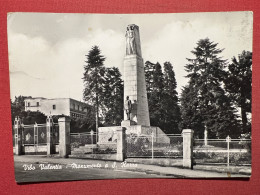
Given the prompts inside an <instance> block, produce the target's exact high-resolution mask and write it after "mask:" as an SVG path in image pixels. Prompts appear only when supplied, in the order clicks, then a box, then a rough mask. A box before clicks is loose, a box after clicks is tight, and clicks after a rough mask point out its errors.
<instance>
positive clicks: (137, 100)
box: [124, 24, 150, 126]
mask: <svg viewBox="0 0 260 195" xmlns="http://www.w3.org/2000/svg"><path fill="white" fill-rule="evenodd" d="M127 96H128V97H129V99H130V100H131V102H132V110H131V115H130V120H131V121H134V122H135V123H136V124H137V125H144V126H150V118H149V109H148V101H147V92H146V84H145V74H144V62H143V58H142V52H141V41H140V34H139V27H138V26H137V25H135V24H130V25H128V26H127V30H126V55H125V58H124V100H126V97H127ZM124 120H125V121H127V115H126V113H125V112H124Z"/></svg>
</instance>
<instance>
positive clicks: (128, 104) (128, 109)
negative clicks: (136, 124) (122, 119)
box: [124, 96, 132, 120]
mask: <svg viewBox="0 0 260 195" xmlns="http://www.w3.org/2000/svg"><path fill="white" fill-rule="evenodd" d="M124 109H125V112H126V116H127V120H130V114H131V111H132V102H131V100H129V96H126V100H125V104H124Z"/></svg>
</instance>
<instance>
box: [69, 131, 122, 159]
mask: <svg viewBox="0 0 260 195" xmlns="http://www.w3.org/2000/svg"><path fill="white" fill-rule="evenodd" d="M97 136H98V137H99V138H98V139H100V138H102V137H105V138H108V140H107V139H105V141H104V139H101V140H99V142H98V144H97V142H96V140H97ZM110 137H111V139H110ZM112 138H113V139H112ZM70 140H71V150H72V151H75V152H79V153H84V154H114V153H116V150H117V145H116V144H117V140H116V138H115V137H114V136H111V133H110V132H109V133H98V134H96V133H95V132H83V133H71V134H70ZM102 140H103V142H102Z"/></svg>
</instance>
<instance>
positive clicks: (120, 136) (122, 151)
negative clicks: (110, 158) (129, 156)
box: [116, 127, 126, 161]
mask: <svg viewBox="0 0 260 195" xmlns="http://www.w3.org/2000/svg"><path fill="white" fill-rule="evenodd" d="M125 131H126V128H124V127H122V128H121V127H119V128H118V129H117V156H116V160H117V161H124V160H125V157H126V133H125Z"/></svg>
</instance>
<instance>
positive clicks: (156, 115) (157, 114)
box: [145, 62, 164, 128]
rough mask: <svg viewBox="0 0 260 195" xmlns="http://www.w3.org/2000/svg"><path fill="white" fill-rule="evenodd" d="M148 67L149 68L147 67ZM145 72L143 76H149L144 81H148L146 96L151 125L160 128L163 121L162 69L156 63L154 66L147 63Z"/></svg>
mask: <svg viewBox="0 0 260 195" xmlns="http://www.w3.org/2000/svg"><path fill="white" fill-rule="evenodd" d="M149 65H150V66H151V67H148V66H149ZM145 70H146V73H145V74H146V75H149V76H150V78H149V77H148V78H146V80H149V82H148V83H147V87H148V90H147V91H148V93H147V96H148V106H149V113H150V121H151V125H153V126H159V127H161V128H162V124H161V122H162V121H163V120H164V119H163V110H162V109H163V108H162V104H161V101H160V100H161V97H162V91H163V73H162V67H161V65H160V64H159V63H158V62H157V63H156V64H152V63H150V62H147V63H146V69H145Z"/></svg>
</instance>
